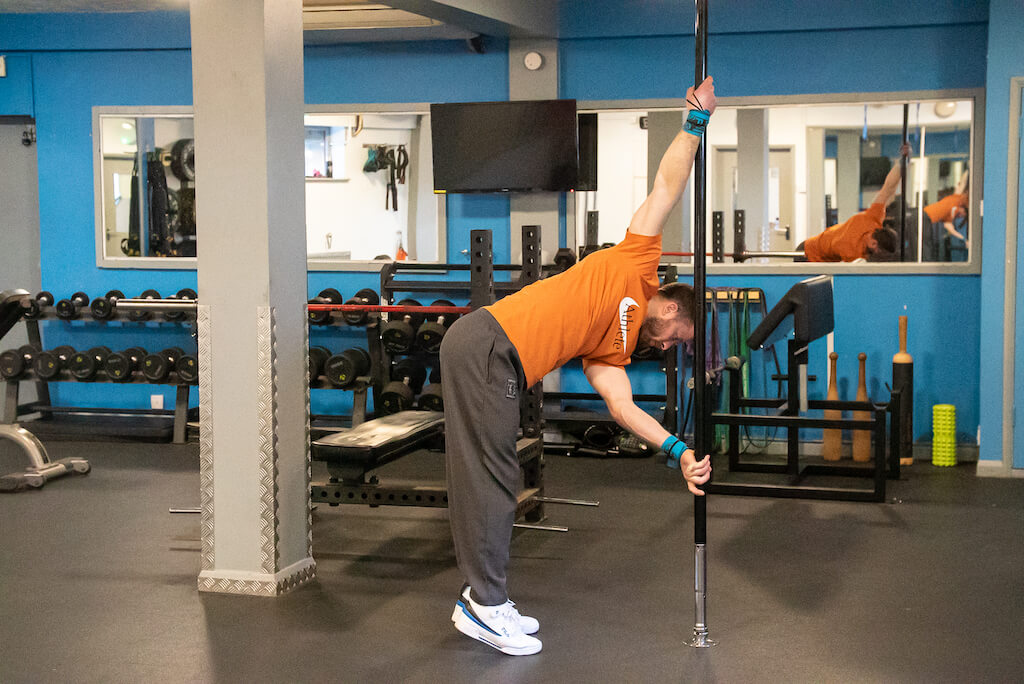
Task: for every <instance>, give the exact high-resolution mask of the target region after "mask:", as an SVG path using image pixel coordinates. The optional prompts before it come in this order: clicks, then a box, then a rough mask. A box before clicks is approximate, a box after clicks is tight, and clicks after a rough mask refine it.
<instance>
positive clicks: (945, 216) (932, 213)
mask: <svg viewBox="0 0 1024 684" xmlns="http://www.w3.org/2000/svg"><path fill="white" fill-rule="evenodd" d="M966 206H967V194H966V193H960V194H957V193H955V192H952V193H950V194H948V195H946V196H945V197H943V198H942V199H940V200H939V201H938V202H935V203H934V204H929V205H928V206H926V207H925V208H924V213H926V214H928V218H930V219H931V220H932V223H939V222H941V221H949V220H951V216H950V214H952V213H953V209H954V208H956V207H966Z"/></svg>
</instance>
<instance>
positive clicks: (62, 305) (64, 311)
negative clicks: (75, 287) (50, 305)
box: [56, 292, 89, 321]
mask: <svg viewBox="0 0 1024 684" xmlns="http://www.w3.org/2000/svg"><path fill="white" fill-rule="evenodd" d="M87 306H89V295H87V294H85V293H84V292H76V293H75V294H73V295H71V298H70V299H62V300H60V301H59V302H57V307H56V309H57V318H59V319H61V320H62V321H70V320H73V319H75V318H78V312H79V311H80V310H81V309H83V308H85V307H87Z"/></svg>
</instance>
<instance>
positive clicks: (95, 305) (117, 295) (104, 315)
mask: <svg viewBox="0 0 1024 684" xmlns="http://www.w3.org/2000/svg"><path fill="white" fill-rule="evenodd" d="M119 299H124V292H121V291H120V290H111V291H110V292H108V293H107V294H105V295H103V296H102V297H97V298H96V299H94V300H92V302H90V303H89V312H90V313H92V317H93V318H95V319H96V320H97V321H109V320H110V319H111V318H113V317H114V307H115V305H116V304H117V300H119Z"/></svg>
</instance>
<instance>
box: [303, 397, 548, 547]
mask: <svg viewBox="0 0 1024 684" xmlns="http://www.w3.org/2000/svg"><path fill="white" fill-rule="evenodd" d="M443 438H444V414H442V413H438V412H435V411H401V412H399V413H395V414H393V415H390V416H383V417H381V418H375V419H374V420H369V421H367V422H365V423H362V424H361V425H358V426H356V427H354V428H352V429H350V430H345V431H344V432H338V433H336V434H333V435H329V436H327V437H324V438H322V439H318V440H317V441H315V442H313V443H312V445H311V452H312V458H313V460H314V461H321V462H323V463H326V464H327V470H328V472H329V473H330V475H331V478H330V481H329V482H311V483H310V499H311V500H312V501H314V502H317V503H326V504H331V505H338V504H368V505H371V506H425V507H435V508H446V507H447V506H448V491H447V489H446V488H445V486H444V483H443V482H438V483H430V482H420V483H388V484H386V485H385V484H383V483H381V482H379V481H378V480H377V479H376V478H375V477H371V478H369V479H367V477H366V475H367V473H368V472H369V471H371V470H373V469H375V468H379V467H381V466H383V465H385V464H387V463H390V462H392V461H394V460H397V459H399V458H401V457H402V456H405V455H406V454H408V453H410V452H412V451H415V450H416V449H418V448H423V447H429V446H431V445H433V444H436V445H437V446H439V447H443ZM516 452H517V453H518V456H519V465H520V470H521V473H522V477H523V481H522V489H521V491H520V493H519V497H518V498H519V503H518V505H517V507H516V519H517V520H520V519H525V520H526V521H527V522H528V523H536V522H539V521H541V520H543V519H544V504H543V502H544V500H545V499H544V497H543V494H544V474H543V468H544V458H543V456H544V442H543V440H542V439H540V438H539V437H520V438H519V439H518V440H517V441H516ZM566 502H567V501H566ZM517 524H518V525H520V526H522V524H520V523H517ZM559 531H564V530H559Z"/></svg>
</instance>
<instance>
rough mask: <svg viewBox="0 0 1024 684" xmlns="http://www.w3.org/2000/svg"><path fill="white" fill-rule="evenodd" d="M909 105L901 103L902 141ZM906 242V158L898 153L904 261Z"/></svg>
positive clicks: (904, 142) (902, 256)
mask: <svg viewBox="0 0 1024 684" xmlns="http://www.w3.org/2000/svg"><path fill="white" fill-rule="evenodd" d="M909 116H910V105H909V104H907V103H904V104H903V143H902V144H904V145H905V144H906V143H907V119H908V118H909ZM906 242H907V158H906V157H904V156H903V155H902V154H901V155H900V261H906V248H905V245H906Z"/></svg>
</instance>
